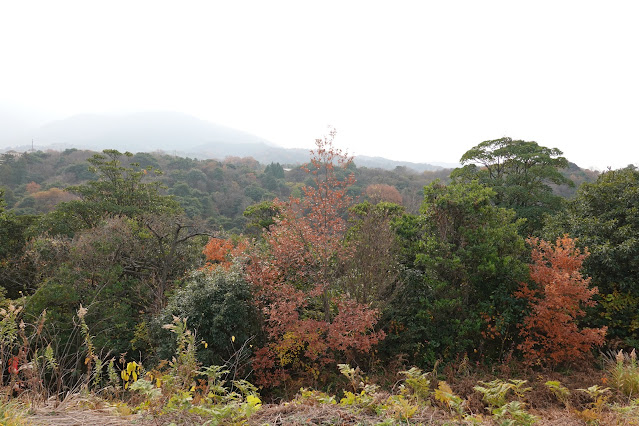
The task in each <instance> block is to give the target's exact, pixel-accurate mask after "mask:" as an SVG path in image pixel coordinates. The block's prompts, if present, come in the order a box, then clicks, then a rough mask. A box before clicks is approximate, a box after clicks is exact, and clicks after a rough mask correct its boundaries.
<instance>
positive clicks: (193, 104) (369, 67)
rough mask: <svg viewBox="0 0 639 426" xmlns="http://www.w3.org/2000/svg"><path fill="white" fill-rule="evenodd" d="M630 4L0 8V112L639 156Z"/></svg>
mask: <svg viewBox="0 0 639 426" xmlns="http://www.w3.org/2000/svg"><path fill="white" fill-rule="evenodd" d="M637 19H639V2H637V1H614V0H608V1H597V2H593V1H584V0H580V1H561V0H553V1H539V0H537V1H527V2H524V1H515V0H508V1H477V0H469V1H425V0H422V1H386V2H377V1H371V0H367V1H350V0H339V1H330V0H322V1H317V2H309V1H300V0H297V1H273V0H269V1H264V0H262V1H224V2H217V1H210V0H209V1H201V2H194V1H184V0H182V1H171V2H168V1H158V0H152V1H135V0H126V1H113V0H109V1H91V0H82V1H61V0H56V1H50V0H45V1H28V0H21V1H2V3H1V5H0V103H1V104H2V105H4V106H5V107H6V106H7V105H9V106H10V107H11V108H22V109H24V110H29V111H34V112H37V113H38V114H39V116H40V117H42V118H43V119H44V118H47V119H49V118H63V117H66V116H69V115H74V114H78V113H86V112H89V113H95V112H110V113H113V112H129V111H147V110H170V111H178V112H184V113H188V114H192V115H194V116H196V117H199V118H202V119H206V120H209V121H212V122H215V123H218V124H222V125H226V126H231V127H235V128H237V129H241V130H245V131H248V132H251V133H254V134H256V135H258V136H261V137H264V138H266V139H268V140H270V141H272V142H274V143H276V144H279V145H282V146H286V147H302V148H305V147H311V146H312V145H313V141H314V139H315V138H316V137H319V136H322V135H323V134H324V133H326V127H327V125H329V124H330V125H333V126H334V127H335V128H336V129H337V131H338V136H337V139H336V142H337V145H338V146H340V147H342V148H348V150H349V151H350V152H351V153H354V154H367V155H381V156H385V157H388V158H392V159H396V160H409V161H415V162H429V161H444V162H456V161H458V160H459V158H460V157H461V156H462V154H463V153H464V152H465V151H466V150H468V149H469V148H471V147H472V146H474V145H476V144H477V143H479V142H481V141H483V140H487V139H495V138H499V137H502V136H510V137H512V138H517V139H525V140H534V141H537V142H538V143H539V144H541V145H544V146H549V147H557V148H559V149H561V150H563V151H564V154H565V156H566V157H567V158H568V159H569V160H571V161H573V162H576V163H577V164H579V165H580V166H582V167H591V166H596V167H598V168H605V167H607V166H612V167H622V166H625V165H627V164H629V163H638V162H639V24H638V23H637V22H638V21H637Z"/></svg>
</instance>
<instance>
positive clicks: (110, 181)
mask: <svg viewBox="0 0 639 426" xmlns="http://www.w3.org/2000/svg"><path fill="white" fill-rule="evenodd" d="M132 156H133V154H131V153H130V152H125V153H124V154H122V153H120V152H119V151H116V150H113V149H107V150H104V151H103V154H95V155H94V156H93V157H91V158H90V159H89V160H88V161H89V163H90V164H91V167H90V170H91V171H92V172H93V173H94V174H95V175H96V176H97V180H94V181H89V182H86V183H85V184H83V185H78V186H71V187H68V188H67V191H69V192H71V193H73V194H76V195H78V196H79V197H80V198H81V200H79V201H75V202H74V201H72V202H69V203H65V204H64V210H66V211H67V212H69V213H71V214H73V215H74V216H76V218H77V219H78V220H79V221H80V222H81V223H83V224H85V227H87V228H91V227H93V226H95V225H96V224H97V223H99V222H100V220H101V219H102V218H103V217H104V216H105V215H106V216H118V215H124V216H128V217H134V216H136V215H140V214H142V213H179V212H180V211H181V208H180V206H179V204H178V203H177V202H176V201H175V200H174V199H173V198H172V197H169V196H166V195H162V194H161V193H160V188H161V183H160V182H159V181H157V180H156V181H152V182H144V180H145V178H146V177H147V176H150V175H159V174H161V172H160V171H159V170H157V169H154V168H152V167H151V166H149V167H147V168H146V169H142V168H140V167H139V166H138V164H136V163H132V164H130V165H129V166H128V167H125V165H123V157H124V158H130V157H132Z"/></svg>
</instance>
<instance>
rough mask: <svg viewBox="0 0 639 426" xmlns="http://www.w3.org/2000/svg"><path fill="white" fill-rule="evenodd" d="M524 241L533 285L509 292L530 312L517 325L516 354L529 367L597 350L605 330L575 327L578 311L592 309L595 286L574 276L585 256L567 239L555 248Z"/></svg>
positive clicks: (574, 358) (569, 359)
mask: <svg viewBox="0 0 639 426" xmlns="http://www.w3.org/2000/svg"><path fill="white" fill-rule="evenodd" d="M527 241H528V243H529V244H530V245H531V246H532V247H533V249H532V261H533V263H532V264H531V265H530V279H531V281H532V282H533V283H534V286H530V285H528V284H527V283H522V284H521V287H520V289H519V291H518V292H516V293H515V295H516V296H517V297H519V298H522V299H526V300H527V301H528V302H529V304H530V307H531V312H530V313H529V314H528V316H527V317H526V318H525V320H524V323H523V324H522V326H521V332H520V334H521V336H522V337H523V338H524V341H523V342H522V343H521V344H520V345H519V349H520V350H522V351H523V354H524V358H525V359H526V361H527V363H529V364H533V363H537V362H540V361H541V362H546V363H549V364H550V365H557V364H561V363H570V362H574V361H578V360H579V359H582V358H583V355H584V354H586V353H588V352H589V351H590V350H591V349H592V347H593V346H601V345H602V344H603V343H604V337H605V334H606V327H602V328H580V327H579V325H578V321H579V319H580V318H582V317H583V316H584V315H585V311H584V308H585V307H588V306H594V305H595V301H593V300H592V297H593V296H594V295H595V294H597V293H598V290H597V287H593V288H590V287H589V285H590V278H585V277H583V276H582V275H581V273H580V272H579V271H580V270H581V267H582V264H583V261H584V259H585V258H586V257H587V256H588V254H589V253H588V251H587V249H586V250H584V251H583V252H582V251H581V250H579V249H578V248H576V247H575V242H574V240H573V239H571V238H569V237H568V236H567V235H566V236H564V237H561V238H558V239H557V242H556V243H555V244H552V243H550V242H548V241H545V240H541V239H538V238H529V239H528V240H527Z"/></svg>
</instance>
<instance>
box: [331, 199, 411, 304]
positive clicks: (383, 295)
mask: <svg viewBox="0 0 639 426" xmlns="http://www.w3.org/2000/svg"><path fill="white" fill-rule="evenodd" d="M350 213H351V222H352V226H351V227H350V228H349V230H348V232H347V235H346V240H345V244H346V247H347V248H348V249H349V250H350V251H351V253H352V255H351V256H348V257H347V258H346V259H345V261H346V263H345V264H344V265H343V268H344V272H343V277H342V279H341V283H342V284H341V286H342V287H343V289H344V291H345V292H346V293H348V294H349V295H350V296H351V297H352V298H353V299H355V300H356V301H357V302H359V303H363V304H370V305H372V306H375V307H377V308H379V309H380V310H381V308H383V307H384V306H386V304H387V303H388V301H389V300H391V299H392V296H393V295H394V294H395V292H396V291H397V289H398V287H399V286H400V285H401V282H400V279H399V275H400V274H399V272H400V264H399V257H400V245H399V242H398V239H397V235H396V234H395V231H394V230H393V229H392V223H393V221H394V220H396V219H397V218H399V217H401V216H402V215H403V214H404V208H403V207H402V206H399V205H397V204H392V203H386V202H381V203H378V204H375V205H372V204H371V203H369V202H364V203H361V204H357V205H355V206H353V207H352V208H351V209H350Z"/></svg>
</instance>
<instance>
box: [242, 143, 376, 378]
mask: <svg viewBox="0 0 639 426" xmlns="http://www.w3.org/2000/svg"><path fill="white" fill-rule="evenodd" d="M333 136H334V134H331V138H330V139H326V138H325V139H319V140H317V141H316V144H317V150H315V151H314V152H313V154H314V155H313V158H312V160H311V163H310V164H309V165H308V166H307V167H306V168H305V170H306V171H307V173H309V174H310V175H311V176H312V178H313V183H314V184H313V185H312V186H307V187H305V188H304V197H303V198H302V199H294V198H293V199H290V200H289V201H288V202H287V203H283V202H277V203H278V207H279V208H280V209H281V210H280V211H281V214H280V215H279V216H278V218H277V220H276V221H275V224H273V225H271V227H270V228H269V230H268V231H266V232H265V234H264V236H263V237H264V246H263V247H260V248H257V249H255V250H254V251H253V252H252V253H251V257H250V260H249V262H248V264H247V267H246V275H247V280H248V281H249V282H250V283H251V284H252V285H254V287H255V289H256V297H257V300H258V304H259V307H260V308H261V310H262V312H263V313H264V316H265V332H266V335H267V344H266V345H265V346H264V347H262V348H261V349H260V350H258V352H257V354H256V357H255V360H254V362H253V367H254V368H255V370H256V373H257V378H256V379H257V382H258V384H260V385H263V386H269V387H270V386H277V385H278V384H281V383H284V382H290V381H291V380H293V381H297V382H298V383H302V382H308V381H309V380H310V381H316V380H318V379H319V380H321V375H322V373H323V372H325V371H327V370H326V367H328V366H329V365H331V366H334V365H335V363H337V362H348V361H351V360H352V359H353V358H354V357H355V356H356V355H357V354H361V353H366V352H369V351H371V349H372V347H373V345H375V344H376V343H377V342H378V341H379V340H380V339H382V338H383V337H384V335H383V333H382V332H374V331H373V326H374V325H375V323H376V322H377V317H378V314H377V312H376V311H375V310H373V309H371V308H369V307H368V306H367V305H364V304H361V303H358V302H356V301H355V300H353V299H352V298H351V297H350V296H349V295H348V294H347V293H346V292H344V291H343V289H341V288H340V286H339V285H338V283H339V281H340V280H339V275H338V274H339V269H338V268H337V267H336V266H337V265H339V264H341V263H342V262H343V261H344V260H345V259H347V258H349V257H350V256H351V255H352V253H351V252H350V251H349V250H348V249H346V246H345V245H344V244H343V237H344V233H345V231H346V220H345V218H344V217H343V216H344V215H345V212H346V211H347V208H348V206H349V204H350V203H351V198H350V197H349V196H348V195H347V189H348V187H349V185H351V184H352V183H353V182H354V178H353V175H352V174H349V175H347V176H346V177H345V178H342V179H340V178H339V177H338V173H337V172H338V171H341V172H343V171H345V169H346V167H347V166H348V165H349V164H350V162H351V159H350V158H349V157H347V156H346V155H344V154H343V153H342V152H341V151H339V150H337V149H335V148H333V146H332V138H333ZM340 169H341V170H340ZM331 371H332V369H331Z"/></svg>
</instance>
